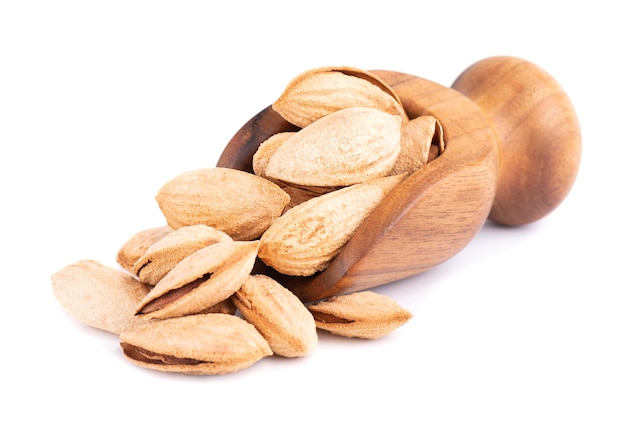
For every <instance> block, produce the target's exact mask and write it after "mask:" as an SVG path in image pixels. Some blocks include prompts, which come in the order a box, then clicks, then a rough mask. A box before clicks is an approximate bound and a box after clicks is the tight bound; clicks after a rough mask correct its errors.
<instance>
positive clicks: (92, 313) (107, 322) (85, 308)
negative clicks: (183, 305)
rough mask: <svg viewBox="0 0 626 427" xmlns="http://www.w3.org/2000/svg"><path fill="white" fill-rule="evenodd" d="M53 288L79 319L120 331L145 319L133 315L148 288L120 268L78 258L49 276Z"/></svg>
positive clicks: (108, 330)
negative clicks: (78, 259)
mask: <svg viewBox="0 0 626 427" xmlns="http://www.w3.org/2000/svg"><path fill="white" fill-rule="evenodd" d="M52 291H53V293H54V296H55V297H56V299H57V301H58V302H59V304H60V305H61V307H63V309H64V310H65V311H66V312H67V313H68V314H70V315H71V316H72V317H74V318H75V319H77V320H78V321H80V322H82V323H85V324H86V325H89V326H92V327H94V328H98V329H102V330H104V331H107V332H112V333H114V334H119V333H120V332H122V331H125V330H126V329H128V328H130V327H132V326H134V325H137V324H140V323H143V322H144V320H143V319H138V318H137V317H136V316H134V313H135V307H137V304H139V302H140V301H141V300H142V299H143V298H144V297H145V296H146V295H147V294H148V292H149V291H150V288H149V287H148V286H146V285H144V284H143V283H141V282H139V281H138V280H137V279H136V278H134V277H132V276H131V275H130V274H127V273H125V272H123V271H120V270H116V269H113V268H111V267H108V266H106V265H103V264H101V263H99V262H97V261H94V260H81V261H78V262H75V263H73V264H70V265H67V266H65V267H63V268H62V269H61V270H59V271H57V272H56V273H54V274H53V275H52Z"/></svg>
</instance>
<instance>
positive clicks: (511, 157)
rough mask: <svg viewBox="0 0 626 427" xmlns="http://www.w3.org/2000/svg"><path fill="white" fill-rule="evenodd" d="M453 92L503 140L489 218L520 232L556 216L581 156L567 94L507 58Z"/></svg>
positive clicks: (481, 66)
mask: <svg viewBox="0 0 626 427" xmlns="http://www.w3.org/2000/svg"><path fill="white" fill-rule="evenodd" d="M452 87H453V88H454V89H456V90H458V91H460V92H461V93H463V94H464V95H465V96H467V97H468V98H470V99H471V100H473V101H474V102H475V103H476V104H477V105H478V106H480V107H481V108H482V109H483V110H484V111H485V112H486V114H487V115H488V116H489V119H490V120H491V122H492V123H493V125H494V128H495V132H496V135H497V137H498V140H499V141H498V143H499V147H500V150H501V151H500V163H501V169H500V176H499V178H498V190H497V193H496V199H495V201H494V205H493V209H492V211H491V213H490V215H489V218H490V219H491V220H493V221H494V222H497V223H499V224H503V225H512V226H517V225H524V224H528V223H531V222H533V221H537V220H539V219H541V218H543V217H544V216H546V215H547V214H549V213H550V212H552V211H553V210H554V209H555V208H556V207H557V206H558V205H559V204H560V203H561V202H562V201H563V199H564V198H565V196H567V194H568V193H569V191H570V189H571V187H572V185H573V184H574V180H575V178H576V175H577V174H578V168H579V164H580V156H581V134H580V128H579V124H578V118H577V116H576V113H575V111H574V107H573V106H572V103H571V102H570V99H569V98H568V96H567V94H566V93H565V91H564V90H563V88H561V86H560V85H559V83H558V82H557V81H556V80H555V79H554V78H553V77H552V76H550V75H549V74H548V73H547V72H546V71H544V70H543V69H541V68H539V67H538V66H536V65H534V64H532V63H530V62H528V61H525V60H523V59H520V58H514V57H506V56H500V57H491V58H486V59H483V60H481V61H478V62H476V63H475V64H473V65H471V66H470V67H468V68H467V69H466V70H465V71H464V72H463V73H461V75H460V76H459V77H458V78H457V79H456V81H455V82H454V83H453V85H452Z"/></svg>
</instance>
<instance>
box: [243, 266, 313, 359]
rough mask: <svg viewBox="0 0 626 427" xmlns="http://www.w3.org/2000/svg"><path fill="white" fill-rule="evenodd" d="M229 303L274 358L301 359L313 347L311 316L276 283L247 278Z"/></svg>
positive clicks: (252, 276) (295, 298)
mask: <svg viewBox="0 0 626 427" xmlns="http://www.w3.org/2000/svg"><path fill="white" fill-rule="evenodd" d="M232 300H233V302H234V303H235V306H237V308H238V309H239V311H240V312H241V314H242V316H243V318H244V319H246V320H247V321H248V322H250V323H252V324H253V325H254V326H255V327H256V328H257V329H258V330H259V332H260V333H261V335H263V336H264V337H265V339H266V340H267V342H268V343H269V345H270V347H271V349H272V351H273V352H274V353H275V354H278V355H280V356H284V357H302V356H306V355H308V354H310V353H311V352H312V351H313V350H314V349H315V347H316V346H317V329H316V326H315V320H314V319H313V316H312V315H311V312H310V311H309V310H308V309H307V308H306V306H305V305H304V304H303V303H302V302H301V301H300V300H299V299H298V297H296V296H295V295H294V294H293V293H292V292H291V291H289V290H288V289H287V288H285V287H284V286H282V285H281V284H280V283H278V282H277V281H276V280H274V279H272V278H270V277H268V276H264V275H260V274H257V275H251V276H249V277H248V278H247V279H246V281H245V282H244V283H243V285H242V286H241V288H239V290H238V291H237V292H235V294H234V295H233V297H232Z"/></svg>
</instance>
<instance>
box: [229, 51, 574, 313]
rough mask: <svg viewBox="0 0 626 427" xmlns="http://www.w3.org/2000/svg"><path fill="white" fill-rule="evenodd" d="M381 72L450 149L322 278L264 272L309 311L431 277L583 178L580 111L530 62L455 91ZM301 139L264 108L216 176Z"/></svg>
mask: <svg viewBox="0 0 626 427" xmlns="http://www.w3.org/2000/svg"><path fill="white" fill-rule="evenodd" d="M520 69H524V70H525V71H524V72H522V73H519V71H520ZM494 70H495V71H494ZM373 73H374V74H376V75H378V76H379V77H380V78H381V79H382V80H383V81H384V82H385V83H387V84H388V85H389V86H391V87H392V88H393V90H394V91H395V92H396V94H397V95H398V97H399V98H400V100H401V102H402V104H403V106H404V108H405V110H406V111H407V114H408V116H409V118H414V117H417V116H420V115H426V114H428V115H432V116H434V117H436V118H437V119H438V120H439V122H440V123H441V125H442V128H443V135H444V140H445V143H446V150H445V152H444V153H443V154H442V155H441V156H439V157H438V158H436V159H435V160H433V161H431V162H429V163H428V164H427V165H425V166H424V167H423V168H422V169H420V170H419V171H417V172H415V173H414V174H412V175H411V176H409V177H408V178H407V179H406V180H404V181H403V182H402V183H401V184H400V185H399V186H398V187H396V188H395V189H394V190H393V191H392V192H391V193H390V194H389V195H388V196H387V197H386V198H385V200H384V201H383V202H382V203H381V204H380V205H379V206H378V208H377V209H376V210H375V211H374V212H373V213H372V214H371V215H370V216H369V217H368V218H367V219H366V220H365V221H364V222H363V224H362V225H361V226H360V227H359V228H358V229H357V231H356V233H355V234H354V236H353V237H352V238H351V239H350V241H349V242H348V243H347V244H346V246H345V247H344V248H343V249H342V251H341V252H340V254H339V255H338V256H337V257H336V258H335V259H334V260H333V262H332V263H331V264H330V265H329V266H328V267H327V268H326V269H325V270H324V271H322V272H319V273H317V274H315V275H313V276H310V277H291V276H285V275H282V274H280V273H277V272H276V271H274V270H272V269H270V268H269V267H266V266H264V265H262V263H260V262H259V263H260V264H261V265H258V266H257V268H256V270H257V271H258V272H261V273H264V274H268V275H270V276H272V277H274V278H276V279H277V280H279V281H280V282H281V283H283V284H284V285H285V286H286V287H287V288H289V289H291V290H292V291H293V292H294V293H295V294H296V295H297V296H298V297H300V299H302V300H303V301H315V300H319V299H323V298H327V297H330V296H333V295H338V294H343V293H349V292H355V291H360V290H365V289H369V288H372V287H374V286H378V285H382V284H386V283H390V282H393V281H395V280H399V279H403V278H406V277H409V276H413V275H416V274H419V273H421V272H424V271H426V270H429V269H431V268H432V267H434V266H436V265H438V264H440V263H442V262H444V261H446V260H448V259H450V258H451V257H452V256H454V255H455V254H457V253H458V252H459V251H460V250H461V249H463V248H464V247H465V246H466V245H467V244H468V243H469V242H470V241H471V240H472V238H473V237H474V236H475V235H476V234H477V233H478V231H479V230H480V229H481V228H482V226H483V224H484V223H485V221H486V220H487V219H488V217H489V216H490V214H493V216H494V218H492V219H493V220H494V221H496V222H498V223H500V224H505V225H520V224H524V223H527V222H531V221H534V220H537V219H539V218H540V217H542V216H544V215H545V214H547V213H548V212H549V211H551V210H552V209H553V208H554V207H556V205H558V203H560V201H561V200H562V198H564V197H565V194H566V193H567V191H568V190H569V188H570V187H571V185H572V184H573V181H574V178H575V175H576V173H577V170H578V163H579V161H580V133H579V131H578V122H577V119H576V116H575V114H574V112H573V108H572V107H571V104H570V103H569V100H568V99H567V96H566V95H565V94H564V92H563V91H562V89H561V88H560V87H559V85H558V83H556V81H554V79H552V78H551V77H550V76H548V75H547V73H545V72H544V71H543V70H541V69H539V68H538V67H536V66H535V65H533V64H530V63H528V62H527V61H523V60H520V59H517V58H509V57H497V58H488V59H486V60H483V61H481V62H478V63H477V64H474V65H473V66H471V67H469V68H468V69H467V70H466V71H465V72H464V73H463V74H462V75H461V76H460V77H459V79H457V82H455V86H456V88H457V89H458V90H455V89H452V88H448V87H445V86H442V85H439V84H437V83H434V82H431V81H429V80H426V79H423V78H420V77H416V76H412V75H409V74H405V73H401V72H395V71H373ZM461 91H462V92H464V93H465V94H466V95H467V96H466V95H463V94H462V93H461ZM472 99H473V100H474V101H473V100H472ZM537 121H538V122H540V126H538V125H537V123H535V122H537ZM564 124H565V125H566V126H565V127H566V128H567V131H563V130H562V129H563V127H564ZM527 129H531V131H530V132H529V133H528V132H525V130H527ZM295 130H298V128H297V127H295V126H293V125H291V124H289V123H288V122H286V121H285V120H284V119H283V118H282V117H280V116H279V115H278V114H277V113H276V112H275V111H274V110H273V109H272V108H271V106H270V107H267V108H265V109H264V110H263V111H261V112H260V113H259V114H257V115H256V116H254V117H253V118H252V119H250V120H249V121H248V122H247V123H246V124H245V125H244V126H243V127H242V128H241V129H240V130H239V131H238V132H237V133H236V134H235V135H234V136H233V138H232V139H231V141H230V142H229V143H228V145H227V146H226V148H225V149H224V151H223V153H222V155H221V157H220V159H219V161H218V164H217V166H220V167H229V168H235V169H240V170H244V171H248V172H252V156H253V155H254V153H255V151H256V149H257V148H258V146H259V145H260V144H261V143H262V142H263V141H265V140H266V139H267V138H268V137H269V136H271V135H273V134H275V133H278V132H284V131H295ZM510 144H515V145H516V148H515V149H509V148H507V147H509V145H510ZM553 163H554V164H553ZM500 165H503V167H506V170H504V171H501V170H500V169H501V168H500ZM555 166H556V167H555ZM503 180H505V183H506V186H504V187H503V188H505V190H503V192H502V195H501V194H500V190H499V188H500V185H501V183H502V181H503ZM557 182H558V185H556V184H554V183H557ZM535 193H536V194H541V197H539V199H540V200H539V202H540V203H537V202H536V200H534V199H533V194H535ZM535 199H537V197H535ZM538 205H540V206H538ZM528 207H530V209H526V208H528Z"/></svg>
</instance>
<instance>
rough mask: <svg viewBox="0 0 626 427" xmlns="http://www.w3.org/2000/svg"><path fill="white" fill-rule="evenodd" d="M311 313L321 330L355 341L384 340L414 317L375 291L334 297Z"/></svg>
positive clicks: (321, 303)
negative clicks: (363, 339)
mask: <svg viewBox="0 0 626 427" xmlns="http://www.w3.org/2000/svg"><path fill="white" fill-rule="evenodd" d="M308 309H309V311H311V313H312V314H313V317H314V318H315V323H316V325H317V327H318V328H319V329H322V330H325V331H328V332H331V333H333V334H335V335H341V336H345V337H351V338H365V339H377V338H381V337H383V336H385V335H387V334H389V333H391V332H393V331H394V330H396V329H397V328H399V327H400V326H402V325H403V324H405V323H406V322H408V321H409V320H410V319H411V318H412V317H413V315H412V314H411V312H410V311H408V310H407V309H405V308H404V307H402V306H400V305H399V304H398V303H397V302H396V301H395V300H393V299H392V298H390V297H388V296H386V295H382V294H377V293H374V292H371V291H362V292H355V293H351V294H346V295H339V296H334V297H331V298H329V299H327V300H325V301H320V302H317V303H314V304H310V305H309V306H308Z"/></svg>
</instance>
